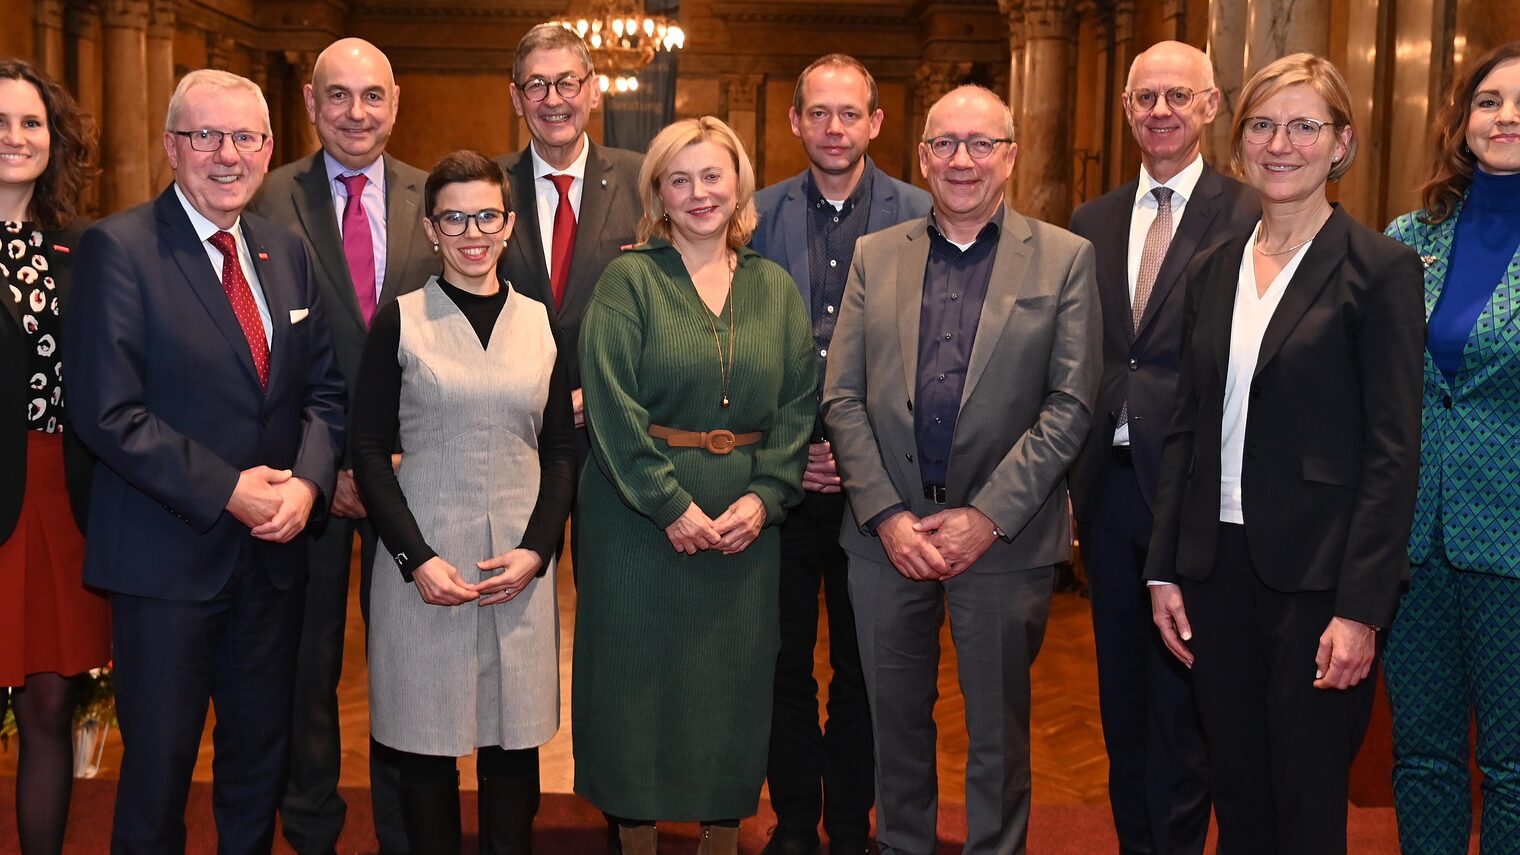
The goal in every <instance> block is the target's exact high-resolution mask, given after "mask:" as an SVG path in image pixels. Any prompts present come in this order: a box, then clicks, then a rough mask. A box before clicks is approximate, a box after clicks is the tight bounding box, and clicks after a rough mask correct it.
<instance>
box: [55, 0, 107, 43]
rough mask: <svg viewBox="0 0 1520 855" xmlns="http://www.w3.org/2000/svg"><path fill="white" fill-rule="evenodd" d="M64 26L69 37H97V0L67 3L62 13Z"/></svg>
mask: <svg viewBox="0 0 1520 855" xmlns="http://www.w3.org/2000/svg"><path fill="white" fill-rule="evenodd" d="M64 27H65V31H66V32H67V33H68V34H69V38H71V39H79V38H86V39H95V38H99V37H100V3H99V2H98V0H76V2H73V3H69V4H68V8H67V11H66V12H65V13H64Z"/></svg>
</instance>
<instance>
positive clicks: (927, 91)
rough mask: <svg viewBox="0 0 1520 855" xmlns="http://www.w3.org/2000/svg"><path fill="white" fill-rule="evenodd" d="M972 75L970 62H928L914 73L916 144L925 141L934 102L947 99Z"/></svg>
mask: <svg viewBox="0 0 1520 855" xmlns="http://www.w3.org/2000/svg"><path fill="white" fill-rule="evenodd" d="M970 73H971V63H969V62H950V61H938V62H926V63H923V64H922V65H920V66H919V67H918V70H917V71H916V72H914V73H913V126H912V129H913V137H912V139H913V140H914V141H915V143H916V142H917V141H918V140H920V139H923V135H924V122H926V121H927V120H928V118H929V108H930V107H933V106H934V102H935V101H938V100H939V99H941V98H943V97H945V93H947V92H949V91H950V90H951V89H954V88H955V87H956V86H959V85H960V84H961V81H963V80H965V79H966V77H967V75H969V74H970ZM913 158H914V159H915V160H917V158H918V151H917V146H916V145H915V146H914V153H913Z"/></svg>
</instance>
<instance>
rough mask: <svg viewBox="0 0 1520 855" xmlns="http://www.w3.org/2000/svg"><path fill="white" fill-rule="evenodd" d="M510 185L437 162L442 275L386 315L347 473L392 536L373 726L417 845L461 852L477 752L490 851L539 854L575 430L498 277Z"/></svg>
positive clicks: (548, 341)
mask: <svg viewBox="0 0 1520 855" xmlns="http://www.w3.org/2000/svg"><path fill="white" fill-rule="evenodd" d="M504 185H505V178H504V176H503V175H502V172H501V170H500V168H499V167H497V166H496V165H495V164H494V163H492V162H491V161H489V160H487V159H486V158H484V157H482V156H481V155H479V154H477V153H475V152H455V153H454V154H450V155H447V156H445V157H444V158H443V160H441V161H439V163H438V165H437V166H436V167H434V168H433V172H432V174H430V175H429V176H428V180H427V186H426V190H425V199H426V205H427V210H428V212H429V214H428V218H427V219H426V220H424V227H425V228H426V230H427V232H428V236H429V237H430V238H431V239H432V240H433V241H434V246H435V250H436V251H438V252H439V254H440V256H441V259H442V262H443V273H442V275H441V276H434V277H433V278H432V279H430V280H429V281H428V283H427V284H426V285H425V286H423V287H422V288H421V289H420V290H415V291H411V292H409V293H406V294H402V295H401V296H399V297H397V298H396V299H395V300H394V301H392V302H390V303H388V304H386V305H385V306H384V307H383V308H381V309H380V311H379V312H378V313H377V314H376V315H375V319H374V323H373V325H372V326H371V328H370V332H369V337H368V339H367V340H366V343H365V350H364V358H363V360H362V362H361V364H360V368H359V378H358V381H357V383H356V384H355V389H356V393H355V397H354V407H353V416H352V425H353V437H352V439H353V448H354V474H355V478H356V480H357V482H358V486H359V492H360V495H361V497H362V498H363V500H364V503H365V507H366V510H367V511H368V512H369V518H370V520H371V521H372V522H373V523H374V525H375V529H376V531H377V532H378V533H379V535H380V540H381V543H382V547H381V548H380V550H379V552H378V554H377V555H376V557H375V565H374V570H373V574H372V581H371V589H370V625H369V696H370V731H371V733H372V735H373V736H374V738H375V740H376V741H378V742H379V743H381V744H382V745H385V746H387V747H389V748H391V749H393V750H394V751H395V752H397V754H398V762H397V765H398V767H399V768H400V771H401V788H400V789H401V801H402V818H403V821H404V823H405V826H406V832H407V838H408V842H409V843H410V846H411V850H412V851H413V852H419V853H421V852H426V853H429V855H432V853H457V852H458V851H459V845H460V827H461V821H460V816H459V773H458V771H457V767H456V763H455V758H457V757H460V756H465V755H469V754H471V753H472V752H474V751H476V750H477V749H478V750H479V757H478V763H477V769H478V774H479V777H480V833H481V844H482V851H486V852H494V853H497V855H505V854H506V853H527V852H529V851H530V848H531V834H532V823H533V815H534V813H535V812H536V811H537V809H538V801H539V790H538V787H539V783H538V746H539V745H542V744H543V743H545V742H547V741H548V740H549V739H550V737H552V736H553V735H554V732H555V731H556V730H557V729H558V725H559V669H558V663H559V657H558V639H559V626H558V610H557V608H556V605H555V586H554V560H553V559H554V552H555V550H556V548H557V547H558V545H559V542H560V538H561V536H562V533H563V531H564V525H565V518H566V516H567V514H568V513H569V509H570V498H571V490H572V485H573V477H574V468H575V439H574V427H573V420H572V415H571V410H570V391H569V382H568V378H567V375H566V371H565V366H564V360H563V359H561V358H560V356H559V348H558V347H557V346H556V343H555V335H554V330H553V328H552V326H551V324H550V321H549V316H548V312H547V310H546V309H545V307H544V306H543V305H542V304H541V303H538V302H536V301H534V300H532V299H530V298H527V297H524V296H523V295H522V294H521V293H519V292H518V291H516V290H515V289H514V288H513V287H512V286H511V284H510V283H508V284H500V283H499V282H498V280H497V278H496V275H495V270H496V260H497V258H498V257H499V256H500V255H501V251H502V247H503V245H504V243H505V241H507V240H509V239H510V236H511V232H512V229H511V226H512V222H513V220H512V217H511V216H510V215H508V214H505V213H504V212H503V211H504V208H505V207H506V205H505V201H504ZM398 449H399V450H400V451H401V453H402V456H401V460H400V463H399V465H397V466H395V467H394V468H393V466H392V457H391V454H392V452H393V451H395V450H398Z"/></svg>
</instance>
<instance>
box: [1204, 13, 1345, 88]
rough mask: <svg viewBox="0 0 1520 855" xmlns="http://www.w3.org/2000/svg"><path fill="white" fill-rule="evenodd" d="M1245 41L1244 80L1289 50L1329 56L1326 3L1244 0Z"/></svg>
mask: <svg viewBox="0 0 1520 855" xmlns="http://www.w3.org/2000/svg"><path fill="white" fill-rule="evenodd" d="M1245 41H1246V50H1245V57H1246V64H1245V78H1246V79H1250V77H1251V75H1253V74H1255V73H1256V72H1257V71H1259V70H1261V68H1262V67H1264V66H1266V65H1267V64H1268V63H1270V62H1272V61H1273V60H1275V59H1279V58H1281V57H1284V56H1287V55H1288V54H1290V53H1298V52H1299V51H1306V52H1308V53H1312V54H1315V55H1316V56H1329V55H1330V2H1329V0H1247V2H1246V39H1245ZM1220 56H1221V57H1222V56H1224V54H1220Z"/></svg>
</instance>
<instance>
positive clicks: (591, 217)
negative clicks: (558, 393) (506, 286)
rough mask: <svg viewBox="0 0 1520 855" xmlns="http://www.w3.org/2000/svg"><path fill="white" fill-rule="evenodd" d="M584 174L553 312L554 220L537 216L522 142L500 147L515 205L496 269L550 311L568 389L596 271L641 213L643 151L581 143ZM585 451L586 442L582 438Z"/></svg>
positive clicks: (628, 240)
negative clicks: (550, 251) (548, 252)
mask: <svg viewBox="0 0 1520 855" xmlns="http://www.w3.org/2000/svg"><path fill="white" fill-rule="evenodd" d="M587 145H588V146H590V151H589V152H587V154H586V178H585V182H584V184H583V185H582V189H581V212H580V217H579V219H578V220H577V221H576V228H575V251H574V253H573V254H572V255H571V256H570V281H569V282H568V283H567V284H566V286H565V304H564V305H563V306H561V307H559V309H558V310H557V312H556V309H555V306H554V293H553V291H551V290H550V287H549V263H548V261H547V260H546V259H545V258H544V245H543V238H542V235H543V232H542V231H541V230H542V229H553V228H554V224H553V223H540V222H539V221H538V203H537V202H535V201H534V196H533V158H532V157H531V156H530V155H529V154H528V149H526V148H524V149H523V150H522V151H518V152H514V153H512V154H504V155H502V156H501V157H498V158H497V159H496V162H497V163H499V164H501V168H502V171H504V172H506V173H507V182H508V183H509V184H511V185H512V187H511V193H509V194H508V196H509V197H510V199H509V201H510V202H511V205H512V210H514V211H516V212H517V225H516V226H514V227H513V231H512V239H511V240H510V241H509V242H508V245H507V250H506V252H503V253H502V254H501V261H500V262H499V263H498V265H497V271H498V272H499V273H500V274H501V275H502V277H504V278H505V279H506V280H507V281H509V282H511V283H512V286H513V287H515V288H516V289H517V290H519V291H521V292H522V293H524V294H526V295H528V296H529V297H532V298H533V299H535V300H538V301H539V302H541V303H543V304H544V305H546V306H548V307H549V311H550V314H551V316H552V315H555V314H557V315H558V321H559V328H560V332H561V334H562V336H563V340H564V342H565V347H566V354H567V355H568V356H569V359H570V363H569V364H570V388H571V389H579V388H580V387H581V364H580V357H579V348H578V347H577V343H578V342H579V341H580V339H581V318H582V317H584V316H585V314H586V307H587V306H588V305H590V304H591V294H592V292H594V291H595V290H596V281H597V280H598V279H600V278H602V271H603V270H605V269H607V264H608V263H609V262H611V261H612V259H614V258H617V257H618V255H620V254H621V253H622V251H623V247H625V246H628V245H630V244H632V243H633V242H634V240H635V233H636V232H637V231H638V227H639V217H640V216H641V215H642V214H643V213H644V207H643V203H642V202H641V201H640V200H639V167H640V166H641V165H642V164H643V163H644V156H643V155H642V154H639V153H637V152H632V151H625V150H624V149H620V148H608V147H606V146H599V145H596V144H594V143H591V142H587ZM582 451H583V455H582V456H583V457H584V451H585V445H584V443H582Z"/></svg>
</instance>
